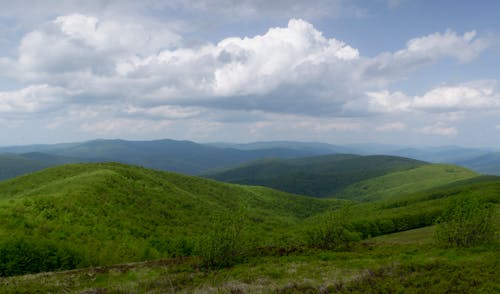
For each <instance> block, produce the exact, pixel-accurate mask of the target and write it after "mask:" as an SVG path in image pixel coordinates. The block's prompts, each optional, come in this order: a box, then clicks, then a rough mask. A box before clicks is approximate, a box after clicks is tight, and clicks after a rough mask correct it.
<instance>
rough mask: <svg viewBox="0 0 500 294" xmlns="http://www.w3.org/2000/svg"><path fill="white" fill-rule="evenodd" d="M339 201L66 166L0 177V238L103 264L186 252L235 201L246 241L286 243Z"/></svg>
mask: <svg viewBox="0 0 500 294" xmlns="http://www.w3.org/2000/svg"><path fill="white" fill-rule="evenodd" d="M338 205H340V203H339V201H335V200H331V201H320V200H317V199H310V198H308V197H302V196H295V195H289V194H286V193H283V192H279V191H275V190H271V189H267V188H263V187H245V186H239V185H230V184H223V183H218V182H215V181H212V180H207V179H202V178H196V177H190V176H183V175H179V174H173V173H165V172H159V171H154V170H148V169H144V168H139V167H132V166H127V165H122V164H114V163H96V164H75V165H65V166H59V167H54V168H50V169H47V170H44V171H41V172H37V173H33V174H30V175H26V176H23V177H19V178H16V179H12V180H8V181H3V182H0V219H2V223H1V224H0V239H2V240H6V242H9V241H8V240H9V239H8V237H9V236H17V237H19V238H23V237H26V236H30V237H33V238H34V239H36V240H40V242H45V241H47V242H49V243H50V244H56V246H60V247H61V248H69V249H71V250H72V251H74V252H76V253H78V254H79V256H81V259H80V261H79V262H78V267H84V266H96V265H109V264H114V263H120V262H125V261H141V260H148V259H156V258H165V257H172V256H185V255H191V254H192V252H193V249H194V247H195V245H196V243H197V238H198V236H201V235H202V234H204V233H205V232H206V231H207V230H210V229H213V227H214V226H216V225H217V224H213V223H210V222H209V220H210V219H211V218H212V217H214V216H215V215H217V214H221V213H230V212H232V211H235V210H238V209H239V208H240V207H245V208H246V211H247V212H248V213H247V214H246V217H245V219H244V222H243V223H242V225H244V226H245V228H246V231H247V233H248V234H249V235H250V236H251V238H249V240H248V242H247V243H246V246H249V247H256V246H263V245H268V244H280V243H284V242H287V238H289V237H288V236H289V234H288V232H289V231H290V228H293V227H294V226H296V225H297V224H298V223H299V222H300V221H301V220H303V219H305V218H307V217H309V216H311V215H313V214H317V213H320V212H322V211H325V210H328V209H333V208H335V207H337V206H338ZM290 238H292V237H290ZM14 241H15V240H14ZM14 241H12V242H14ZM6 242H3V243H2V245H3V246H6V247H9V246H11V245H9V244H6ZM56 268H64V267H60V266H59V265H56V266H55V267H54V268H53V269H56Z"/></svg>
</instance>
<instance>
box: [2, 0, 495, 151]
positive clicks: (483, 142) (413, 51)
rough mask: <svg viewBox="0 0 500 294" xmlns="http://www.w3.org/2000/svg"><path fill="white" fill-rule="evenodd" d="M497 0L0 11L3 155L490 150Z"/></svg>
mask: <svg viewBox="0 0 500 294" xmlns="http://www.w3.org/2000/svg"><path fill="white" fill-rule="evenodd" d="M498 11H500V2H498V1H444V0H443V1H410V0H399V1H397V0H373V1H343V0H333V1H332V0H330V1H326V0H325V1H323V0H321V1H305V0H287V1H285V0H276V1H264V0H253V1H252V0H242V1H232V0H220V1H215V0H212V1H210V0H200V1H194V0H185V1H181V0H172V1H161V0H149V1H118V0H89V1H64V2H61V1H28V0H19V1H16V2H15V3H13V2H11V1H0V132H1V133H0V145H14V144H32V143H55V142H68V141H81V140H89V139H94V138H123V139H159V138H174V139H188V140H193V141H198V142H210V141H230V142H249V141H262V140H300V141H322V142H329V143H335V144H348V143H366V142H373V143H388V144H405V145H450V144H455V145H463V146H483V147H500V140H498V139H497V138H498V136H499V135H500V89H499V86H498V83H499V80H500V74H499V71H498V68H500V58H499V57H500V37H499V32H498V31H499V29H500V20H499V18H498V16H497V15H496V14H497V13H498Z"/></svg>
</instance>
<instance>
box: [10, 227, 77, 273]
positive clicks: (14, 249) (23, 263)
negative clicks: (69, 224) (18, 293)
mask: <svg viewBox="0 0 500 294" xmlns="http://www.w3.org/2000/svg"><path fill="white" fill-rule="evenodd" d="M80 261H81V257H80V256H79V255H78V254H76V253H75V252H74V251H72V250H69V249H68V248H66V247H63V246H60V245H58V244H56V243H54V242H50V241H46V240H36V239H34V238H29V237H19V238H13V239H6V240H2V242H1V243H0V276H14V275H22V274H27V273H38V272H46V271H55V270H65V269H73V268H76V267H77V266H78V264H79V263H80Z"/></svg>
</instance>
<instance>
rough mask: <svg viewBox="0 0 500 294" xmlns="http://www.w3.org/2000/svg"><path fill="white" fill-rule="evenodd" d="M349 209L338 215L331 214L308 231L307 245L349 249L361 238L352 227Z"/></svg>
mask: <svg viewBox="0 0 500 294" xmlns="http://www.w3.org/2000/svg"><path fill="white" fill-rule="evenodd" d="M350 218H351V215H350V213H349V207H348V206H345V207H343V208H341V209H339V210H338V211H337V212H336V213H333V212H329V213H327V214H326V216H325V217H323V219H321V221H320V222H318V223H316V224H315V225H313V226H311V228H310V229H309V231H307V236H308V242H307V244H308V245H309V246H312V247H316V248H322V249H348V248H350V247H351V245H352V243H353V242H356V241H359V240H360V239H361V236H360V234H359V233H358V232H355V231H353V228H352V225H350V222H349V221H350Z"/></svg>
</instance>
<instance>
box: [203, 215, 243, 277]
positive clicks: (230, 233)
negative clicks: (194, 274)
mask: <svg viewBox="0 0 500 294" xmlns="http://www.w3.org/2000/svg"><path fill="white" fill-rule="evenodd" d="M210 223H211V224H212V225H213V227H212V229H211V230H210V231H208V232H205V233H204V234H203V236H202V237H201V238H199V240H198V244H197V246H196V249H195V252H194V253H195V254H196V255H197V256H199V257H200V258H201V260H202V262H201V263H202V266H203V267H205V268H210V269H217V268H223V267H227V266H231V265H234V264H235V263H236V262H237V260H238V255H239V253H240V252H241V250H242V248H243V244H244V240H243V238H242V230H243V223H244V218H243V215H242V212H237V213H236V214H219V215H217V216H216V217H215V218H213V219H212V220H211V221H210Z"/></svg>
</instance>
